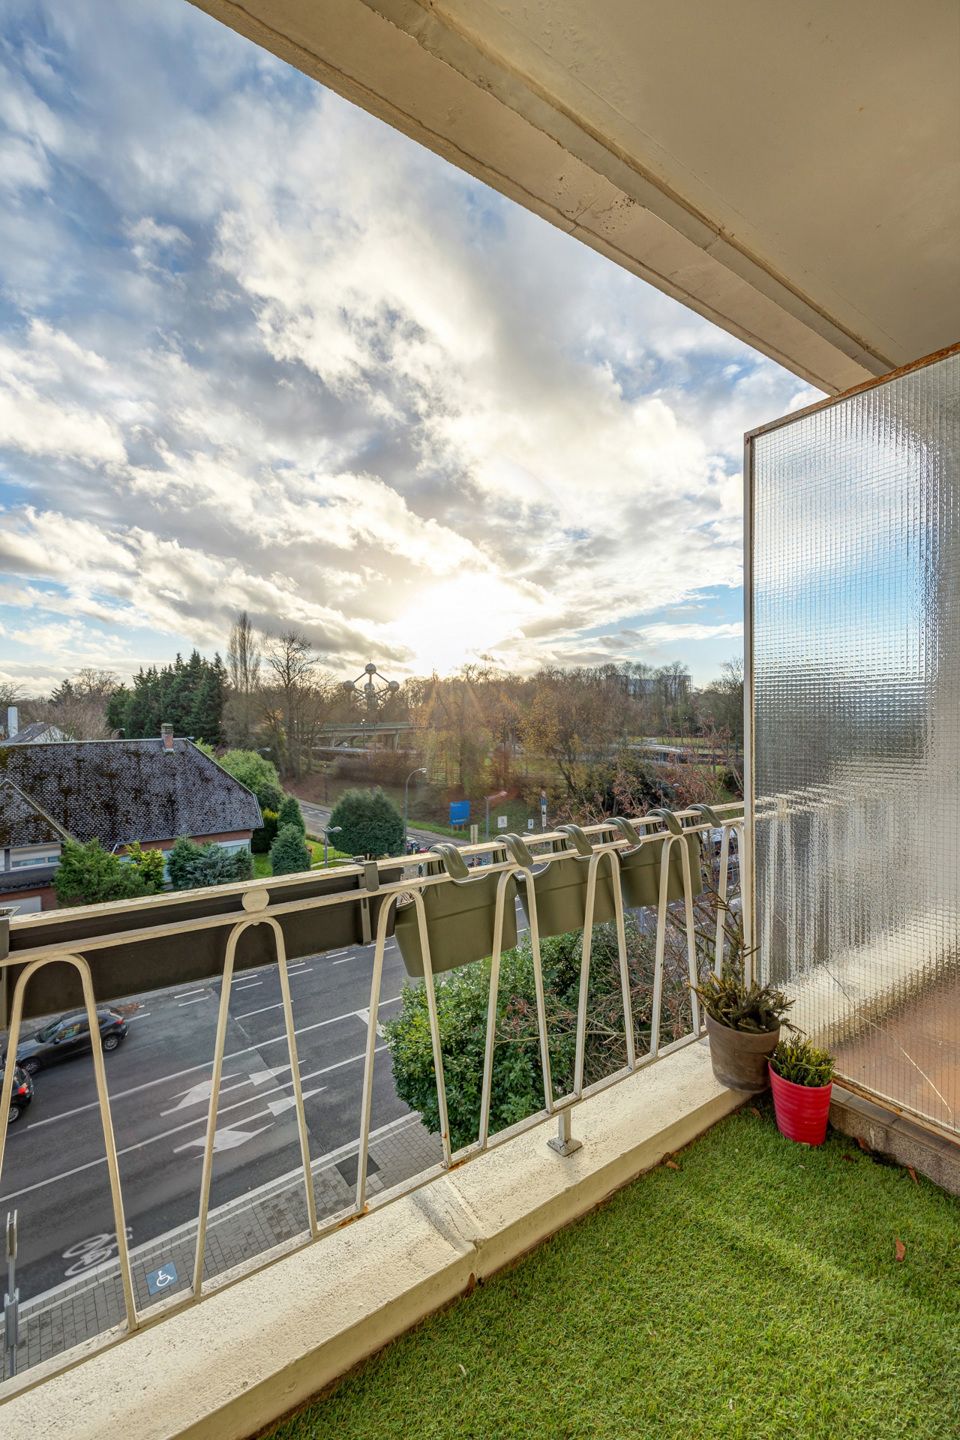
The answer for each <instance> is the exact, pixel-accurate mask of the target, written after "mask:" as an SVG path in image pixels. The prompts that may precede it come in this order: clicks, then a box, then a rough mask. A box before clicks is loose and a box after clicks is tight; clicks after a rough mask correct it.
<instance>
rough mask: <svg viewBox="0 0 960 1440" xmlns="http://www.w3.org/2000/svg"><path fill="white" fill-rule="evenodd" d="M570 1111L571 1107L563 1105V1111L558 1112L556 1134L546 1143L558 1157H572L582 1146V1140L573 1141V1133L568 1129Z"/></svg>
mask: <svg viewBox="0 0 960 1440" xmlns="http://www.w3.org/2000/svg"><path fill="white" fill-rule="evenodd" d="M570 1109H571V1107H570V1106H569V1105H565V1106H564V1107H563V1109H562V1110H561V1111H559V1112H558V1115H557V1133H556V1135H555V1136H554V1137H553V1139H552V1140H548V1141H547V1144H548V1145H549V1146H550V1149H551V1150H556V1152H557V1154H558V1155H564V1156H566V1155H573V1154H574V1153H575V1151H577V1150H580V1149H581V1148H582V1146H583V1141H582V1140H574V1138H573V1132H572V1130H571V1128H570Z"/></svg>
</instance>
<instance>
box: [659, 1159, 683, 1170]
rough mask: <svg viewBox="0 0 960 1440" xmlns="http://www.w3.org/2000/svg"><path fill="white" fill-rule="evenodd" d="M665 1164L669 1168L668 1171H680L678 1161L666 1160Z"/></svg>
mask: <svg viewBox="0 0 960 1440" xmlns="http://www.w3.org/2000/svg"><path fill="white" fill-rule="evenodd" d="M663 1163H664V1165H666V1167H667V1169H668V1170H679V1169H680V1166H679V1165H678V1164H677V1162H676V1160H664V1162H663Z"/></svg>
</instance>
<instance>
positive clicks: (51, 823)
mask: <svg viewBox="0 0 960 1440" xmlns="http://www.w3.org/2000/svg"><path fill="white" fill-rule="evenodd" d="M64 838H65V832H64V830H63V829H62V828H61V827H60V826H59V825H57V823H56V821H55V820H54V819H53V818H52V816H50V815H47V814H45V813H44V811H43V810H42V809H41V807H40V806H39V805H37V804H36V802H35V801H33V800H31V798H30V796H29V795H25V794H24V792H23V791H22V790H21V789H20V787H19V786H18V785H17V784H15V783H14V781H13V780H12V779H11V778H10V776H9V775H4V776H3V777H2V778H0V845H60V844H61V843H62V842H63V840H64Z"/></svg>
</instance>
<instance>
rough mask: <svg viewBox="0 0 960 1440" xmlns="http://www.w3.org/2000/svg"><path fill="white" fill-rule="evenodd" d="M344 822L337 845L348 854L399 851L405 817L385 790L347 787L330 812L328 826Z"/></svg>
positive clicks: (374, 857) (329, 827) (369, 854)
mask: <svg viewBox="0 0 960 1440" xmlns="http://www.w3.org/2000/svg"><path fill="white" fill-rule="evenodd" d="M335 825H339V826H340V830H341V833H340V834H339V835H338V836H337V849H338V850H340V851H341V852H342V853H343V854H345V855H366V856H367V857H368V858H369V859H376V858H377V857H379V856H381V855H399V854H400V851H401V850H402V849H403V817H402V816H401V814H400V811H399V810H398V809H397V807H396V805H394V803H393V801H392V800H390V799H389V798H388V797H387V796H386V795H385V794H384V793H383V791H382V790H347V791H346V793H345V794H344V795H342V796H341V797H340V799H339V800H338V801H337V804H336V805H335V807H334V810H333V813H332V814H331V816H330V823H329V826H328V829H333V827H334V826H335Z"/></svg>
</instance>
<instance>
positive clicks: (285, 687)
mask: <svg viewBox="0 0 960 1440" xmlns="http://www.w3.org/2000/svg"><path fill="white" fill-rule="evenodd" d="M266 659H267V668H268V670H269V672H270V675H271V678H272V682H273V683H272V684H271V685H270V686H268V687H266V695H265V699H266V701H267V709H268V712H269V715H268V724H269V726H270V729H271V730H272V731H273V733H275V734H279V731H280V729H281V728H282V736H283V738H282V741H280V742H279V743H280V752H279V758H280V763H281V767H282V769H283V770H284V772H285V773H286V774H288V775H293V776H299V775H302V774H303V771H304V769H305V768H307V767H308V766H309V762H310V758H311V754H312V751H313V747H314V745H315V744H316V743H317V736H318V732H319V730H320V727H321V725H322V724H323V721H324V719H325V717H326V714H327V712H328V710H329V707H330V704H331V684H330V680H329V677H328V676H326V675H324V674H323V673H322V672H321V673H318V672H317V666H318V664H319V661H318V659H317V656H316V655H314V654H313V652H312V650H311V647H310V642H309V640H307V638H306V636H305V635H300V634H298V633H297V631H295V630H287V631H285V632H284V634H282V635H280V636H279V637H278V639H276V640H275V641H273V642H272V644H271V645H270V648H269V649H268V650H267V655H266ZM277 711H279V720H280V724H279V725H278V717H277V715H276V713H275V712H277ZM270 715H272V719H271V718H270Z"/></svg>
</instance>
